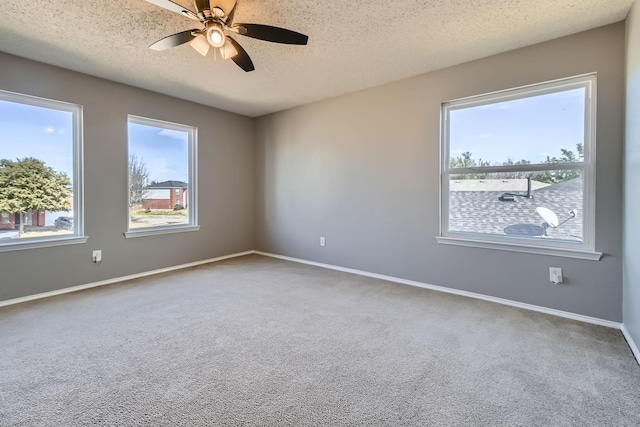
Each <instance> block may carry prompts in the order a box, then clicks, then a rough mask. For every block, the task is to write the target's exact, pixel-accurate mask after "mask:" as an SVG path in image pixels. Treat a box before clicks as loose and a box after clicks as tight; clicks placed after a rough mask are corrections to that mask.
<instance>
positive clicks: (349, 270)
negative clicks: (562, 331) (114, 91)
mask: <svg viewBox="0 0 640 427" xmlns="http://www.w3.org/2000/svg"><path fill="white" fill-rule="evenodd" d="M254 253H256V254H258V255H263V256H268V257H271V258H278V259H283V260H286V261H293V262H297V263H301V264H308V265H315V266H316V267H322V268H328V269H330V270H337V271H343V272H345V273H352V274H357V275H359V276H366V277H372V278H374V279H381V280H386V281H389V282H395V283H401V284H403V285H409V286H416V287H418V288H425V289H431V290H434V291H439V292H446V293H448V294H454V295H460V296H464V297H469V298H475V299H480V300H484V301H490V302H495V303H498V304H502V305H509V306H511V307H517V308H523V309H525V310H531V311H537V312H540V313H546V314H551V315H553V316H558V317H564V318H566V319H572V320H578V321H580V322H585V323H592V324H594V325H600V326H606V327H609V328H614V329H621V328H622V324H621V323H617V322H612V321H610V320H604V319H598V318H597V317H590V316H584V315H582V314H576V313H570V312H568V311H562V310H555V309H553V308H547V307H540V306H538V305H532V304H525V303H522V302H517V301H511V300H508V299H503V298H497V297H492V296H488V295H482V294H477V293H474V292H467V291H461V290H458V289H453V288H446V287H444V286H436V285H429V284H427V283H422V282H416V281H413V280H406V279H400V278H397V277H392V276H385V275H382V274H376V273H369V272H367V271H361V270H355V269H353V268H346V267H339V266H336V265H331V264H322V263H319V262H314V261H307V260H304V259H298V258H292V257H288V256H283V255H276V254H272V253H268V252H261V251H254ZM636 357H637V353H636Z"/></svg>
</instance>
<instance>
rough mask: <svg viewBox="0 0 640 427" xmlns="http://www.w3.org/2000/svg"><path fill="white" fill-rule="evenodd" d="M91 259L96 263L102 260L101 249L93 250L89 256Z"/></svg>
mask: <svg viewBox="0 0 640 427" xmlns="http://www.w3.org/2000/svg"><path fill="white" fill-rule="evenodd" d="M91 261H93V262H95V263H96V264H97V263H99V262H102V251H101V250H97V251H93V255H92V256H91Z"/></svg>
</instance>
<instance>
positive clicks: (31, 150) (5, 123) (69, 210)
mask: <svg viewBox="0 0 640 427" xmlns="http://www.w3.org/2000/svg"><path fill="white" fill-rule="evenodd" d="M0 98H4V99H0V129H1V131H0V211H1V212H2V221H1V222H0V239H2V240H3V241H9V240H14V239H20V240H21V241H23V240H28V239H36V238H37V239H54V238H55V237H66V236H69V235H74V234H76V235H79V234H80V233H81V231H80V227H78V226H77V225H74V218H78V217H79V214H80V213H79V212H74V193H75V194H76V197H77V194H78V193H79V192H78V191H77V187H78V184H77V183H76V182H74V175H75V174H74V165H75V164H76V162H75V159H74V153H75V152H76V151H75V150H76V143H77V144H80V141H75V138H76V135H79V132H78V131H77V129H76V128H75V126H79V124H78V123H79V117H77V116H79V111H80V107H79V106H75V105H70V104H66V103H58V102H56V101H50V100H42V99H39V98H31V97H27V96H24V97H23V96H21V95H17V94H8V93H5V92H0ZM23 98H24V103H23V102H20V101H21V100H22V99H23ZM9 99H10V100H9ZM33 104H35V105H33ZM44 105H46V106H44ZM76 172H78V175H79V171H76ZM80 205H81V204H80V203H78V204H77V206H80Z"/></svg>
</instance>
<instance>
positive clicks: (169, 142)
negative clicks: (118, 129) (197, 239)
mask: <svg viewBox="0 0 640 427" xmlns="http://www.w3.org/2000/svg"><path fill="white" fill-rule="evenodd" d="M128 131H129V225H128V231H129V233H128V234H135V233H144V234H149V232H164V231H167V230H174V231H177V230H178V231H179V230H182V229H188V230H191V229H192V227H195V226H197V190H196V189H197V186H196V144H197V142H196V133H197V131H196V128H195V127H193V126H187V125H182V124H176V123H169V122H164V121H160V120H154V119H148V118H143V117H137V116H131V115H130V116H129V120H128ZM129 237H130V236H129Z"/></svg>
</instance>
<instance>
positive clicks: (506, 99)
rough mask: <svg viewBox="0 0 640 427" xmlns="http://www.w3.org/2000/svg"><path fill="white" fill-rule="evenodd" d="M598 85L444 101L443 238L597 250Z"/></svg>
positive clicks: (569, 84)
mask: <svg viewBox="0 0 640 427" xmlns="http://www.w3.org/2000/svg"><path fill="white" fill-rule="evenodd" d="M595 83H596V79H595V75H587V76H580V77H575V78H570V79H564V80H560V81H555V82H549V83H543V84H539V85H534V86H529V87H525V88H520V89H515V90H509V91H504V92H499V93H494V94H488V95H482V96H478V97H473V98H467V99H463V100H458V101H451V102H448V103H445V104H443V114H442V118H443V124H442V127H443V129H442V136H443V140H442V174H443V179H442V222H441V236H442V237H443V238H447V237H451V238H454V239H467V240H473V241H479V242H482V241H487V242H491V243H492V244H495V243H500V242H504V243H507V244H508V245H522V246H529V247H543V248H544V247H549V248H561V249H567V248H569V249H575V250H578V251H593V250H594V242H593V227H594V202H595V195H594V182H595V181H594V178H595V167H594V162H595V143H594V135H595V132H594V127H595ZM549 211H551V212H552V214H549ZM545 219H546V220H545ZM550 223H551V224H550ZM479 246H482V245H479Z"/></svg>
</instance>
